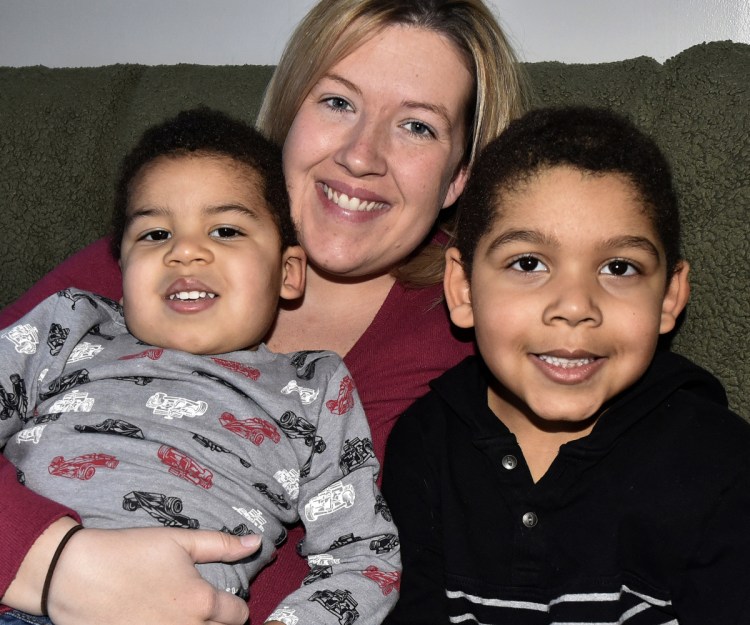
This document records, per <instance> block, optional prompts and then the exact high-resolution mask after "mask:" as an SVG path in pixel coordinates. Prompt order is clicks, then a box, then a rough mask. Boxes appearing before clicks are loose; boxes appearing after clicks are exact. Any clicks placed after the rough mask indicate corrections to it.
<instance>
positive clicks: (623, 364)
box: [384, 108, 750, 625]
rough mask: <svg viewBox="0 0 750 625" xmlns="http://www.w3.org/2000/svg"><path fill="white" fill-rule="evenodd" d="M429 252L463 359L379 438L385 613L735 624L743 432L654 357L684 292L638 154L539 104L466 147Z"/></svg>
mask: <svg viewBox="0 0 750 625" xmlns="http://www.w3.org/2000/svg"><path fill="white" fill-rule="evenodd" d="M462 204H463V210H464V213H463V221H462V223H461V224H460V228H459V235H458V242H457V247H456V248H452V249H450V250H449V251H448V252H447V256H446V257H447V269H446V276H445V291H446V298H447V301H448V305H449V307H450V310H451V318H452V319H453V321H454V322H455V323H456V324H457V325H458V326H461V327H474V328H475V332H476V339H477V343H478V347H479V351H480V353H481V358H470V359H468V360H466V361H465V362H463V363H462V364H460V365H458V366H457V367H456V368H454V369H453V370H451V371H449V372H447V373H446V374H445V375H443V376H442V377H441V378H439V379H438V380H436V381H435V382H434V383H433V385H432V386H433V390H432V391H431V392H430V393H429V394H428V395H427V396H426V397H425V398H423V399H422V400H420V401H419V402H417V404H415V405H414V406H413V408H412V409H410V411H408V412H407V413H406V414H405V415H404V416H403V417H402V418H401V420H400V421H399V422H398V424H397V425H396V428H395V429H394V431H393V434H392V437H391V439H390V441H389V447H388V452H387V460H386V462H385V474H384V492H385V494H386V496H387V497H388V500H389V503H390V504H391V509H392V512H393V517H394V520H395V521H396V523H397V525H398V526H399V530H400V533H401V540H402V557H403V560H404V574H403V580H402V595H401V598H400V600H399V603H398V604H397V607H396V609H395V610H394V612H393V613H392V615H391V617H390V618H389V619H388V620H387V621H386V622H387V623H409V624H410V625H414V624H417V623H429V624H430V625H436V624H439V623H449V622H451V623H513V624H515V625H523V624H526V623H528V624H534V625H537V624H542V623H544V624H547V623H549V624H551V623H625V622H627V623H633V624H635V623H638V624H657V623H658V624H665V623H674V624H677V623H679V624H680V625H690V624H694V625H706V624H709V623H715V624H722V625H724V624H727V623H736V624H739V623H749V622H750V602H749V601H748V599H747V596H748V595H747V589H748V588H750V567H749V566H748V562H750V531H748V522H749V521H750V427H748V424H747V423H746V422H744V421H743V420H742V419H741V418H740V417H738V416H737V415H735V414H733V413H731V412H730V411H729V410H728V409H727V408H726V399H725V395H724V392H723V389H722V387H721V385H720V384H719V382H718V381H717V380H716V379H715V378H713V377H712V376H711V375H710V374H709V373H707V372H706V371H704V370H703V369H701V368H699V367H697V366H696V365H693V364H691V363H690V362H688V361H687V360H685V359H684V358H682V357H680V356H677V355H675V354H670V353H666V352H661V351H659V352H657V342H658V339H659V337H660V336H661V335H665V334H667V333H668V332H670V331H671V330H672V329H673V328H674V326H675V324H676V322H677V318H678V316H679V315H680V313H681V312H682V310H683V308H684V306H685V304H686V302H687V299H688V282H687V273H688V265H687V262H685V261H684V260H682V259H681V257H680V255H679V220H678V211H677V200H676V197H675V193H674V190H673V187H672V182H671V175H670V173H669V167H668V164H667V162H666V160H665V159H664V157H663V156H662V154H661V153H660V152H659V150H658V148H657V147H656V145H655V144H654V143H653V141H651V140H650V139H649V138H647V137H645V136H644V135H643V134H641V133H640V132H639V131H638V130H637V129H636V128H635V127H634V126H633V125H632V124H630V123H629V122H628V121H626V120H624V119H622V118H620V117H618V116H615V115H613V114H611V113H608V112H605V111H600V110H590V109H585V108H572V109H562V110H541V111H536V112H532V113H529V114H527V115H526V116H525V117H524V118H522V119H521V120H519V121H516V122H514V123H512V124H511V125H510V126H509V128H508V129H507V131H506V132H505V133H504V134H503V135H502V136H501V137H500V138H499V139H498V140H497V141H496V142H495V143H494V144H493V145H491V147H489V148H488V149H487V151H486V152H485V153H484V154H483V155H482V157H481V158H480V160H479V162H478V164H477V167H476V169H475V171H474V173H473V175H472V178H471V181H470V183H469V186H468V188H467V190H466V192H465V195H464V197H463V199H462Z"/></svg>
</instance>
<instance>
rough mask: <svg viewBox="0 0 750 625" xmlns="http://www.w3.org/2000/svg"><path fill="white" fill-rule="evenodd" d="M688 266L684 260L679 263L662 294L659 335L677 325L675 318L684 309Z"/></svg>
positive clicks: (686, 298)
mask: <svg viewBox="0 0 750 625" xmlns="http://www.w3.org/2000/svg"><path fill="white" fill-rule="evenodd" d="M689 272H690V265H689V264H688V262H687V261H686V260H682V261H680V264H679V265H678V266H677V270H676V271H675V272H674V274H672V277H671V278H670V280H669V284H667V292H666V293H665V294H664V301H663V302H662V305H661V324H660V325H659V334H666V333H667V332H671V331H672V330H673V329H674V327H675V325H676V324H677V317H679V316H680V313H681V312H682V311H683V309H684V308H685V305H686V304H687V301H688V298H689V297H690V283H689V282H688V273H689Z"/></svg>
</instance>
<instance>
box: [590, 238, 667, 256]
mask: <svg viewBox="0 0 750 625" xmlns="http://www.w3.org/2000/svg"><path fill="white" fill-rule="evenodd" d="M603 247H604V249H616V248H621V247H624V248H636V249H640V250H643V251H644V252H647V253H649V254H651V255H652V256H653V257H654V258H657V259H658V258H659V250H658V249H657V247H656V246H655V245H654V244H653V243H652V242H651V241H650V240H649V239H647V238H646V237H639V236H632V235H631V236H622V237H613V238H612V239H608V240H607V241H605V242H604V245H603Z"/></svg>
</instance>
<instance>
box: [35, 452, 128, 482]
mask: <svg viewBox="0 0 750 625" xmlns="http://www.w3.org/2000/svg"><path fill="white" fill-rule="evenodd" d="M118 464H120V461H119V460H118V459H117V458H115V457H114V456H110V455H109V454H84V455H83V456H76V457H75V458H71V459H70V460H65V458H63V457H62V456H55V457H54V458H52V461H51V462H50V463H49V467H47V470H48V471H49V472H50V474H51V475H57V476H59V477H67V478H71V479H76V480H90V479H91V478H92V477H94V475H95V474H96V469H97V468H98V467H106V468H107V469H114V468H116V467H117V465H118Z"/></svg>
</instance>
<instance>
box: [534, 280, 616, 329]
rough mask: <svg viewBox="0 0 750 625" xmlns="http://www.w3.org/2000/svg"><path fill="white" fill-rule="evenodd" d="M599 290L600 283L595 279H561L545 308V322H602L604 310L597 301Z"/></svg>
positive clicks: (592, 324) (573, 323)
mask: <svg viewBox="0 0 750 625" xmlns="http://www.w3.org/2000/svg"><path fill="white" fill-rule="evenodd" d="M597 291H598V284H597V283H596V281H595V280H590V281H587V280H584V279H559V280H558V283H557V285H556V289H555V291H554V294H553V296H552V298H551V300H550V302H549V303H548V304H547V306H546V308H545V310H544V322H545V323H546V324H552V323H555V322H561V323H565V324H568V325H570V326H577V325H579V324H581V323H587V324H590V325H591V326H593V327H595V326H598V325H599V324H601V322H602V311H601V308H600V307H599V305H598V303H597Z"/></svg>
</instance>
